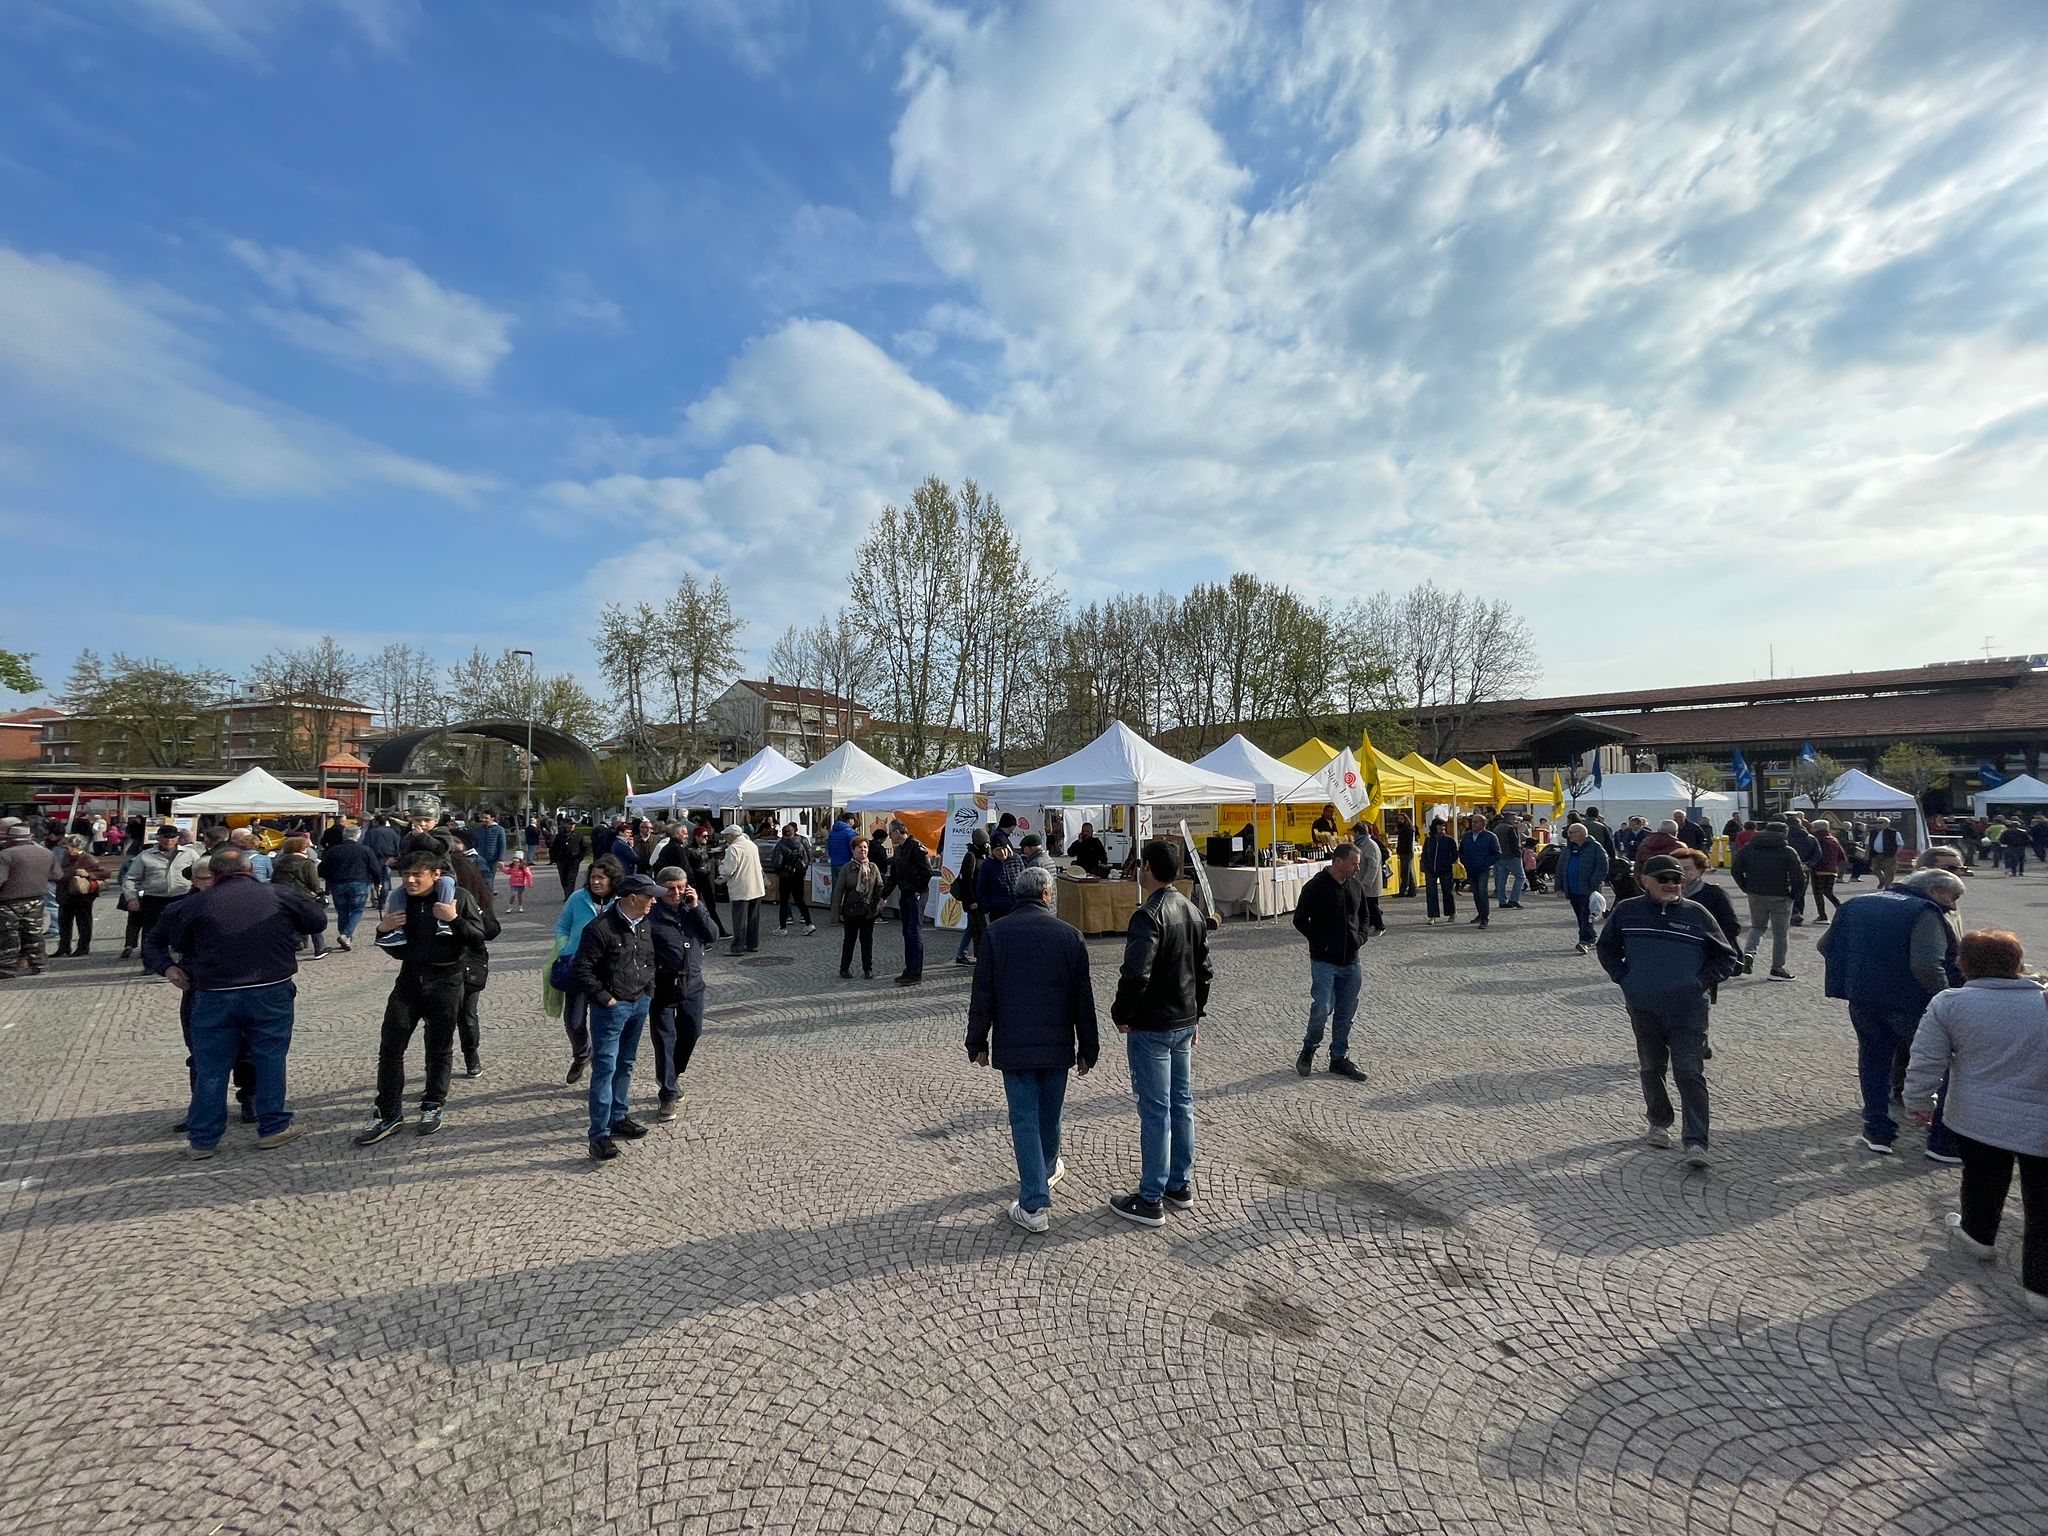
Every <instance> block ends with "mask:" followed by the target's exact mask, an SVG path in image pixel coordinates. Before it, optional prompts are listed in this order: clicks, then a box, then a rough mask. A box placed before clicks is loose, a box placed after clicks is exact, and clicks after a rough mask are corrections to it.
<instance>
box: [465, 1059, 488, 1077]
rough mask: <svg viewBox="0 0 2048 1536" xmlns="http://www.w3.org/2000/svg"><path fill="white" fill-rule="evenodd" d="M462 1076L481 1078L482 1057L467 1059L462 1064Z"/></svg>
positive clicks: (482, 1071) (482, 1073)
mask: <svg viewBox="0 0 2048 1536" xmlns="http://www.w3.org/2000/svg"><path fill="white" fill-rule="evenodd" d="M462 1075H463V1076H464V1077H482V1076H483V1075H484V1059H483V1057H481V1056H471V1057H469V1058H467V1059H466V1060H465V1061H464V1062H463V1063H462Z"/></svg>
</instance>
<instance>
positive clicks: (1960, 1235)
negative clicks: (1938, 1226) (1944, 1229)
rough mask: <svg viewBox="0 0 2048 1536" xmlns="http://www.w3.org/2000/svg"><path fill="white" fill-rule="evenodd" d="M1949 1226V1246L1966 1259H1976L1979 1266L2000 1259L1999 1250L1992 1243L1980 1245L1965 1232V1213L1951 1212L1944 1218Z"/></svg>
mask: <svg viewBox="0 0 2048 1536" xmlns="http://www.w3.org/2000/svg"><path fill="white" fill-rule="evenodd" d="M1942 1219H1943V1220H1944V1221H1945V1222H1946V1223H1947V1224H1948V1245H1949V1247H1951V1248H1953V1249H1954V1250H1955V1251H1956V1252H1957V1253H1958V1254H1960V1255H1962V1256H1963V1257H1964V1258H1968V1259H1975V1260H1976V1261H1977V1262H1978V1263H1979V1264H1989V1263H1992V1262H1993V1261H1995V1260H1996V1259H1997V1257H1998V1249H1997V1248H1995V1247H1994V1246H1993V1245H1991V1244H1990V1243H1980V1242H1978V1241H1977V1239H1975V1238H1974V1237H1972V1236H1970V1234H1969V1233H1967V1232H1965V1231H1964V1230H1963V1213H1962V1212H1961V1211H1950V1212H1949V1213H1948V1215H1947V1216H1945V1217H1944V1218H1942Z"/></svg>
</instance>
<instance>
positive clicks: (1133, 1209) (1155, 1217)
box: [1109, 1195, 1166, 1227]
mask: <svg viewBox="0 0 2048 1536" xmlns="http://www.w3.org/2000/svg"><path fill="white" fill-rule="evenodd" d="M1109 1208H1110V1209H1111V1210H1112V1211H1115V1212H1116V1213H1117V1215H1119V1216H1121V1217H1123V1219H1124V1220H1125V1221H1134V1222H1136V1223H1137V1224H1138V1225H1139V1226H1141V1227H1163V1226H1165V1225H1166V1207H1165V1206H1163V1205H1161V1204H1160V1203H1159V1202H1158V1201H1157V1200H1140V1199H1139V1198H1138V1197H1137V1196H1136V1195H1111V1196H1110V1197H1109Z"/></svg>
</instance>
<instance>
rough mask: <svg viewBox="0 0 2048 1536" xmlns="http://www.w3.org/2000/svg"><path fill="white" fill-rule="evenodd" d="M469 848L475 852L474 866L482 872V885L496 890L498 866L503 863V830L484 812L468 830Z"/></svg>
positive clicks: (494, 818) (493, 816)
mask: <svg viewBox="0 0 2048 1536" xmlns="http://www.w3.org/2000/svg"><path fill="white" fill-rule="evenodd" d="M469 846H470V847H471V848H473V849H475V850H476V865H477V868H478V869H481V870H482V871H483V872H484V884H485V885H488V886H489V887H490V888H491V889H492V890H494V891H495V890H496V889H497V888H498V866H499V865H500V864H502V863H504V862H505V829H504V828H503V827H501V826H499V825H498V818H497V817H496V816H495V815H493V814H492V813H491V812H489V811H485V812H484V813H483V814H482V815H481V816H479V817H478V818H477V822H476V825H475V826H473V827H471V828H470V829H469Z"/></svg>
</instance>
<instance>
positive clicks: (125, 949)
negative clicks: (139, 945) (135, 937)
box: [121, 944, 135, 960]
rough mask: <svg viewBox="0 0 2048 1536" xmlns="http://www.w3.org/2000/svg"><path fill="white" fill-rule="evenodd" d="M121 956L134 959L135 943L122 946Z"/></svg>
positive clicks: (125, 958) (124, 958)
mask: <svg viewBox="0 0 2048 1536" xmlns="http://www.w3.org/2000/svg"><path fill="white" fill-rule="evenodd" d="M121 958H122V959H123V960H133V959H134V958H135V946H134V945H133V944H124V945H123V946H122V947H121Z"/></svg>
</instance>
